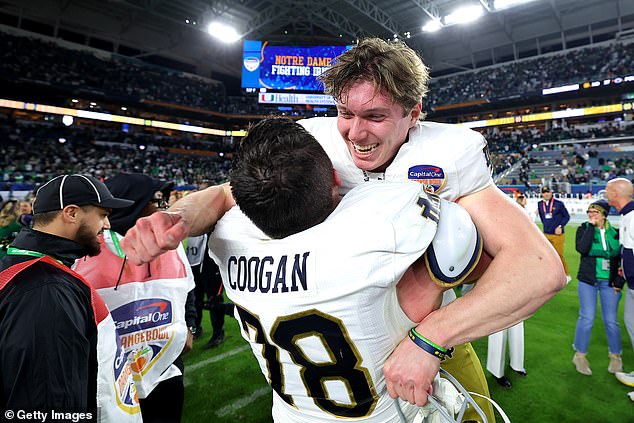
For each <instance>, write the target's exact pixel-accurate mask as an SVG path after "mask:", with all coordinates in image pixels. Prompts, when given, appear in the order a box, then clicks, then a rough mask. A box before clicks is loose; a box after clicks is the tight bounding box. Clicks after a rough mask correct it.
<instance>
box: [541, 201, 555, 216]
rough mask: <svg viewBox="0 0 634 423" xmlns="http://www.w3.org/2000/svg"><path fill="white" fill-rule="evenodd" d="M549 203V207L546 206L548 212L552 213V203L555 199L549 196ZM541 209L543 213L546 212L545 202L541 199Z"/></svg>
mask: <svg viewBox="0 0 634 423" xmlns="http://www.w3.org/2000/svg"><path fill="white" fill-rule="evenodd" d="M548 203H549V208H548V213H550V214H552V213H553V204H555V199H554V198H551V199H550V201H549V202H548ZM542 209H543V210H544V213H546V202H545V201H543V200H542Z"/></svg>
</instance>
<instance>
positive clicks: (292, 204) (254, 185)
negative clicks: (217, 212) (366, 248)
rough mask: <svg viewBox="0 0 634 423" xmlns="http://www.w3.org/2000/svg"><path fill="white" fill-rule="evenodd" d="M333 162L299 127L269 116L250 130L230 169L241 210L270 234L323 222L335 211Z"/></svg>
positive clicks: (284, 233)
mask: <svg viewBox="0 0 634 423" xmlns="http://www.w3.org/2000/svg"><path fill="white" fill-rule="evenodd" d="M333 177H334V176H333V165H332V162H331V161H330V158H329V157H328V155H327V154H326V152H325V151H324V149H323V148H322V147H321V145H320V144H319V143H318V142H317V140H316V139H315V138H314V137H313V136H312V135H311V134H309V133H308V132H307V131H306V130H305V129H304V128H303V127H302V126H301V125H299V124H297V123H295V122H293V121H292V120H290V119H288V118H276V117H270V118H266V119H264V120H262V121H260V122H258V123H257V124H255V125H253V126H252V127H251V128H249V131H248V135H247V136H246V137H244V138H243V140H242V142H241V143H240V147H239V150H238V152H237V154H236V157H235V159H234V161H233V167H232V170H231V177H230V181H231V189H232V192H233V196H234V198H235V200H236V203H237V204H238V206H240V209H241V210H242V211H243V212H244V214H246V215H247V216H248V217H249V219H251V221H252V222H253V223H254V224H255V225H256V226H258V227H259V228H260V229H261V230H262V231H263V232H264V233H265V234H267V235H268V236H270V237H271V238H284V237H287V236H289V235H292V234H295V233H297V232H300V231H303V230H305V229H308V228H310V227H312V226H315V225H317V224H319V223H321V222H322V221H323V220H324V219H325V218H326V217H327V216H328V215H329V214H330V212H331V211H332V210H333V201H334V200H333V196H332V188H333Z"/></svg>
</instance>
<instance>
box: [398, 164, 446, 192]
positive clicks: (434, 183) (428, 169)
mask: <svg viewBox="0 0 634 423" xmlns="http://www.w3.org/2000/svg"><path fill="white" fill-rule="evenodd" d="M407 179H409V180H410V181H417V182H420V183H421V184H423V186H424V188H425V191H427V192H430V193H432V194H437V193H438V192H440V191H441V190H442V189H443V188H444V186H445V184H446V183H447V177H446V176H445V171H444V170H443V169H442V168H441V167H438V166H434V165H416V166H412V167H410V168H409V170H408V171H407Z"/></svg>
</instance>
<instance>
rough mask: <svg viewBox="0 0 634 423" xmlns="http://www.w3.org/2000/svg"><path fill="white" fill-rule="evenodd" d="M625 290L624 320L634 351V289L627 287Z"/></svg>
mask: <svg viewBox="0 0 634 423" xmlns="http://www.w3.org/2000/svg"><path fill="white" fill-rule="evenodd" d="M624 288H625V289H624V291H625V292H624V294H625V307H624V308H623V320H624V321H625V328H626V329H627V333H628V334H629V335H630V341H631V342H632V348H633V349H634V289H630V288H628V287H627V285H625V287H624Z"/></svg>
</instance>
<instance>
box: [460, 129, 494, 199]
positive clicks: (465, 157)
mask: <svg viewBox="0 0 634 423" xmlns="http://www.w3.org/2000/svg"><path fill="white" fill-rule="evenodd" d="M462 136H463V137H464V140H465V142H464V149H463V150H462V153H461V154H460V155H459V156H458V157H457V160H456V169H457V170H458V182H459V188H460V189H459V197H464V196H465V195H469V194H473V193H476V192H478V191H482V190H483V189H485V188H487V187H489V186H490V185H491V184H493V178H492V177H491V174H492V163H491V156H490V154H489V147H488V144H487V141H486V140H485V139H484V137H483V136H482V135H481V134H480V133H478V132H476V131H473V130H471V129H467V130H465V131H464V133H463V134H461V137H462Z"/></svg>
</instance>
